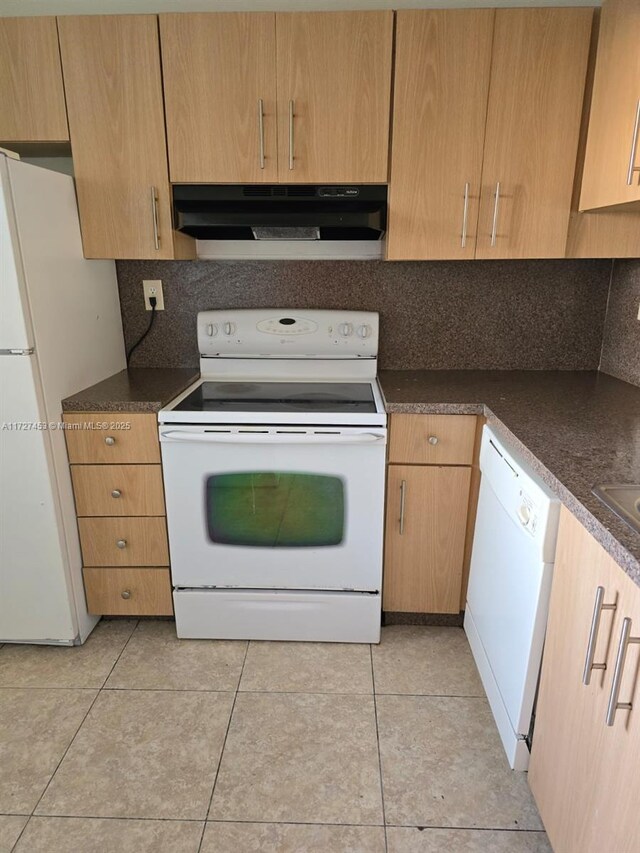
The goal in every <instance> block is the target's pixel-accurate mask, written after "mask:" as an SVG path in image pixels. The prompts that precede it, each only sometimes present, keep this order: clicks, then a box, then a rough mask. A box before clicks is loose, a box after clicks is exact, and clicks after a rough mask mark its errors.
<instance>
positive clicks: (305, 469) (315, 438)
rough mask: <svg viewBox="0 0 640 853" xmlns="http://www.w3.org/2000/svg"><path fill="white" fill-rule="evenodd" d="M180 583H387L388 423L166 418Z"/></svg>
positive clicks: (376, 586) (170, 510) (339, 586)
mask: <svg viewBox="0 0 640 853" xmlns="http://www.w3.org/2000/svg"><path fill="white" fill-rule="evenodd" d="M160 441H161V447H162V463H163V471H164V480H165V491H166V503H167V523H168V528H169V543H170V550H171V572H172V577H173V585H174V587H177V588H202V587H223V588H224V587H227V588H250V589H294V590H295V589H323V590H344V589H348V590H363V591H371V592H372V591H379V590H380V585H381V578H382V533H383V513H384V478H385V444H386V431H385V430H384V429H378V428H369V429H366V428H339V427H335V428H334V427H324V428H323V427H299V428H296V427H264V428H262V427H235V426H231V427H207V426H182V425H180V426H178V425H176V426H175V427H173V426H170V425H165V426H161V427H160Z"/></svg>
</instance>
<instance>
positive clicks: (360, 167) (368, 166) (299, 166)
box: [276, 11, 393, 183]
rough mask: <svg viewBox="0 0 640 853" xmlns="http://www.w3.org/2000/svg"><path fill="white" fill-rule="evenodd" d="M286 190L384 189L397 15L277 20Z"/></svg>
mask: <svg viewBox="0 0 640 853" xmlns="http://www.w3.org/2000/svg"><path fill="white" fill-rule="evenodd" d="M276 32H277V68H278V72H277V78H278V80H277V85H278V175H279V178H280V181H281V182H283V183H300V182H302V183H320V182H323V183H324V182H326V183H343V182H344V183H385V182H386V181H387V176H388V152H389V110H390V99H391V58H392V42H393V12H391V11H387V12H309V13H300V12H291V13H282V14H278V15H276Z"/></svg>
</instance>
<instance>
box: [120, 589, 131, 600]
mask: <svg viewBox="0 0 640 853" xmlns="http://www.w3.org/2000/svg"><path fill="white" fill-rule="evenodd" d="M120 598H124V599H125V600H126V599H128V598H131V590H130V589H123V590H122V592H121V593H120Z"/></svg>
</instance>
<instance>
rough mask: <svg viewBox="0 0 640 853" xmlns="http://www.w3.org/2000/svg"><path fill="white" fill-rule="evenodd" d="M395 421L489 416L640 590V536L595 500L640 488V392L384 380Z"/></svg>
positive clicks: (544, 377)
mask: <svg viewBox="0 0 640 853" xmlns="http://www.w3.org/2000/svg"><path fill="white" fill-rule="evenodd" d="M380 384H381V386H382V390H383V393H384V397H385V400H386V403H387V411H388V412H421V413H436V414H484V415H485V416H486V417H487V422H488V423H489V424H490V425H491V426H492V428H494V429H495V431H496V433H497V434H498V435H499V436H500V437H501V438H502V439H504V441H505V442H506V443H507V444H508V445H510V446H511V447H512V448H513V450H514V451H515V452H516V453H517V454H518V455H519V456H520V457H521V458H522V459H524V460H525V461H526V462H528V463H529V465H530V466H531V467H532V468H533V469H534V470H535V471H536V472H537V473H538V474H539V476H540V477H541V479H542V480H544V482H545V483H547V485H548V486H549V487H550V488H551V489H552V490H553V491H554V492H555V493H556V494H557V495H558V497H559V498H560V500H561V501H562V503H563V504H565V506H566V507H567V508H568V509H570V510H571V511H572V512H573V513H574V515H576V516H577V517H578V518H579V519H580V521H581V522H582V523H583V524H584V525H585V527H586V528H587V529H588V530H589V532H590V533H591V534H592V535H593V536H594V537H595V538H596V539H597V541H598V542H600V544H601V545H602V546H603V547H604V548H605V550H606V551H607V552H608V553H609V554H611V556H612V557H613V558H614V559H615V560H616V562H617V563H618V564H619V565H620V566H621V567H622V568H623V569H624V571H625V572H626V573H627V574H628V575H629V576H630V577H631V578H632V579H633V580H634V581H635V582H636V583H637V584H638V585H640V534H639V533H635V532H634V531H633V530H632V529H631V528H630V527H629V526H628V525H626V524H625V523H624V522H623V521H621V520H620V519H618V517H617V516H616V515H615V514H614V513H613V512H612V511H611V510H610V509H608V508H607V507H606V506H604V505H603V504H601V503H600V501H599V500H598V499H597V498H596V497H595V496H594V495H593V494H592V493H591V489H592V487H593V486H594V485H597V484H599V483H625V482H626V483H633V482H635V483H637V482H639V481H640V388H637V387H635V386H634V385H630V384H629V383H627V382H622V381H620V380H619V379H614V378H613V377H611V376H607V374H605V373H598V372H597V371H529V370H526V371H520V370H518V371H502V370H383V371H382V372H381V373H380Z"/></svg>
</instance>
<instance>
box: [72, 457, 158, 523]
mask: <svg viewBox="0 0 640 853" xmlns="http://www.w3.org/2000/svg"><path fill="white" fill-rule="evenodd" d="M71 478H72V480H73V492H74V494H75V498H76V510H77V512H78V515H79V516H82V515H164V514H165V509H164V490H163V487H162V468H161V467H160V465H72V466H71Z"/></svg>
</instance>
